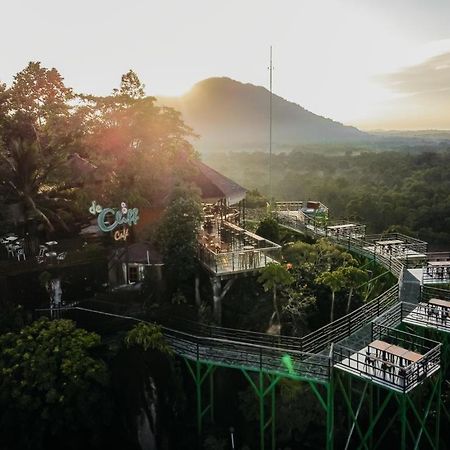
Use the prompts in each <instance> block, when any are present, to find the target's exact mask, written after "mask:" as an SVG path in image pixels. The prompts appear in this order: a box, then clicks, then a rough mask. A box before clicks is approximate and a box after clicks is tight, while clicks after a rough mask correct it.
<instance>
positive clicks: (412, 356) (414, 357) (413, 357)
mask: <svg viewBox="0 0 450 450" xmlns="http://www.w3.org/2000/svg"><path fill="white" fill-rule="evenodd" d="M403 358H404V359H406V360H407V361H410V362H411V363H415V362H417V361H420V360H421V359H422V358H423V355H421V354H420V353H416V352H411V351H408V352H407V353H406V354H405V355H404V356H403Z"/></svg>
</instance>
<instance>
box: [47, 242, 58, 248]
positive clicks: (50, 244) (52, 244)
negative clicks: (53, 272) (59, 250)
mask: <svg viewBox="0 0 450 450" xmlns="http://www.w3.org/2000/svg"><path fill="white" fill-rule="evenodd" d="M45 245H48V246H49V247H53V246H54V245H58V242H56V241H48V242H46V243H45Z"/></svg>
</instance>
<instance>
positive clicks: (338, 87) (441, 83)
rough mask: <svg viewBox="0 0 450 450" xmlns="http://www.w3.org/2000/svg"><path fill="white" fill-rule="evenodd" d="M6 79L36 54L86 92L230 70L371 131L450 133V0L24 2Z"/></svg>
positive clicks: (5, 51)
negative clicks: (133, 78)
mask: <svg viewBox="0 0 450 450" xmlns="http://www.w3.org/2000/svg"><path fill="white" fill-rule="evenodd" d="M1 16H2V21H1V22H2V25H1V27H0V52H1V64H0V80H2V81H4V82H6V83H8V84H9V83H10V82H11V80H12V76H13V75H14V74H15V73H16V72H18V71H19V70H21V69H22V68H23V67H25V65H26V64H27V62H28V61H30V60H37V61H41V62H42V63H43V64H44V65H45V66H48V67H56V68H57V69H58V70H59V71H60V72H61V73H62V75H63V76H64V77H65V80H66V83H67V84H68V85H69V86H72V87H73V88H74V89H75V90H76V91H81V92H92V93H97V94H106V93H109V92H110V91H111V90H112V89H113V88H114V87H115V86H117V84H118V82H119V80H120V75H121V74H122V73H124V72H126V71H127V70H128V69H129V68H133V69H134V70H135V71H137V73H138V75H139V76H140V78H141V80H142V81H143V82H144V83H145V84H146V86H147V92H148V93H149V94H153V95H177V94H181V93H183V92H186V91H187V90H189V88H190V87H191V86H192V85H193V84H194V83H196V82H197V81H200V80H201V79H204V78H207V77H211V76H229V77H231V78H234V79H237V80H239V81H243V82H250V83H253V84H258V85H263V86H268V79H269V75H268V70H267V66H268V57H269V46H270V45H271V44H272V45H273V51H274V66H275V71H274V92H275V93H276V94H278V95H281V96H282V97H285V98H287V99H288V100H291V101H294V102H296V103H299V104H301V105H302V106H304V107H305V108H307V109H309V110H310V111H312V112H314V113H317V114H321V115H324V116H327V117H331V118H332V119H335V120H338V121H341V122H344V123H346V124H352V125H356V126H359V127H362V128H365V129H370V128H391V129H393V128H397V129H398V128H403V129H408V128H409V129H420V128H441V129H442V128H446V129H450V27H449V23H450V0H426V1H425V0H308V1H307V0H293V1H290V0H278V1H275V0H272V1H266V0H239V1H238V0H227V1H223V0H222V1H216V0H198V1H197V0H191V1H189V0H161V1H151V0H140V1H139V0H128V1H126V2H118V1H116V0H89V1H87V0H76V1H75V0H72V1H70V2H69V1H65V0H59V1H57V0H33V1H32V0H14V1H8V2H4V4H3V5H2V9H1Z"/></svg>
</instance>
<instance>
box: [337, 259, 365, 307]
mask: <svg viewBox="0 0 450 450" xmlns="http://www.w3.org/2000/svg"><path fill="white" fill-rule="evenodd" d="M342 271H343V274H344V277H345V286H346V287H347V288H348V289H349V292H348V297H347V308H346V310H345V312H346V314H348V313H349V312H350V305H351V302H352V296H353V292H354V291H355V289H357V288H359V287H360V286H361V285H362V284H363V283H364V282H366V281H367V280H368V278H369V276H368V274H367V272H366V271H365V270H362V269H359V268H358V267H353V266H346V267H343V269H342Z"/></svg>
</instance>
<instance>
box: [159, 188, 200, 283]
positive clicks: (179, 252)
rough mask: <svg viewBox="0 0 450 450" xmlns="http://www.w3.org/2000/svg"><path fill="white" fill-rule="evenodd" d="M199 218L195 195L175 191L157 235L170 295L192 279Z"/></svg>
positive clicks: (179, 190) (192, 190)
mask: <svg viewBox="0 0 450 450" xmlns="http://www.w3.org/2000/svg"><path fill="white" fill-rule="evenodd" d="M201 218H202V207H201V203H200V198H199V195H198V192H197V191H196V190H194V189H192V188H187V187H181V186H179V187H177V188H176V189H175V190H174V192H173V194H172V201H171V202H170V204H169V206H168V207H167V209H166V213H165V215H164V218H163V220H162V222H161V224H160V226H159V233H158V234H159V236H160V246H161V248H162V253H163V256H164V262H165V266H166V268H167V272H168V275H169V277H170V279H171V281H172V282H171V286H172V288H173V291H175V290H176V288H179V287H181V286H183V285H184V284H185V283H186V282H187V281H188V280H190V279H191V278H192V277H193V275H194V271H195V268H196V255H197V234H198V229H199V227H200V222H201Z"/></svg>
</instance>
